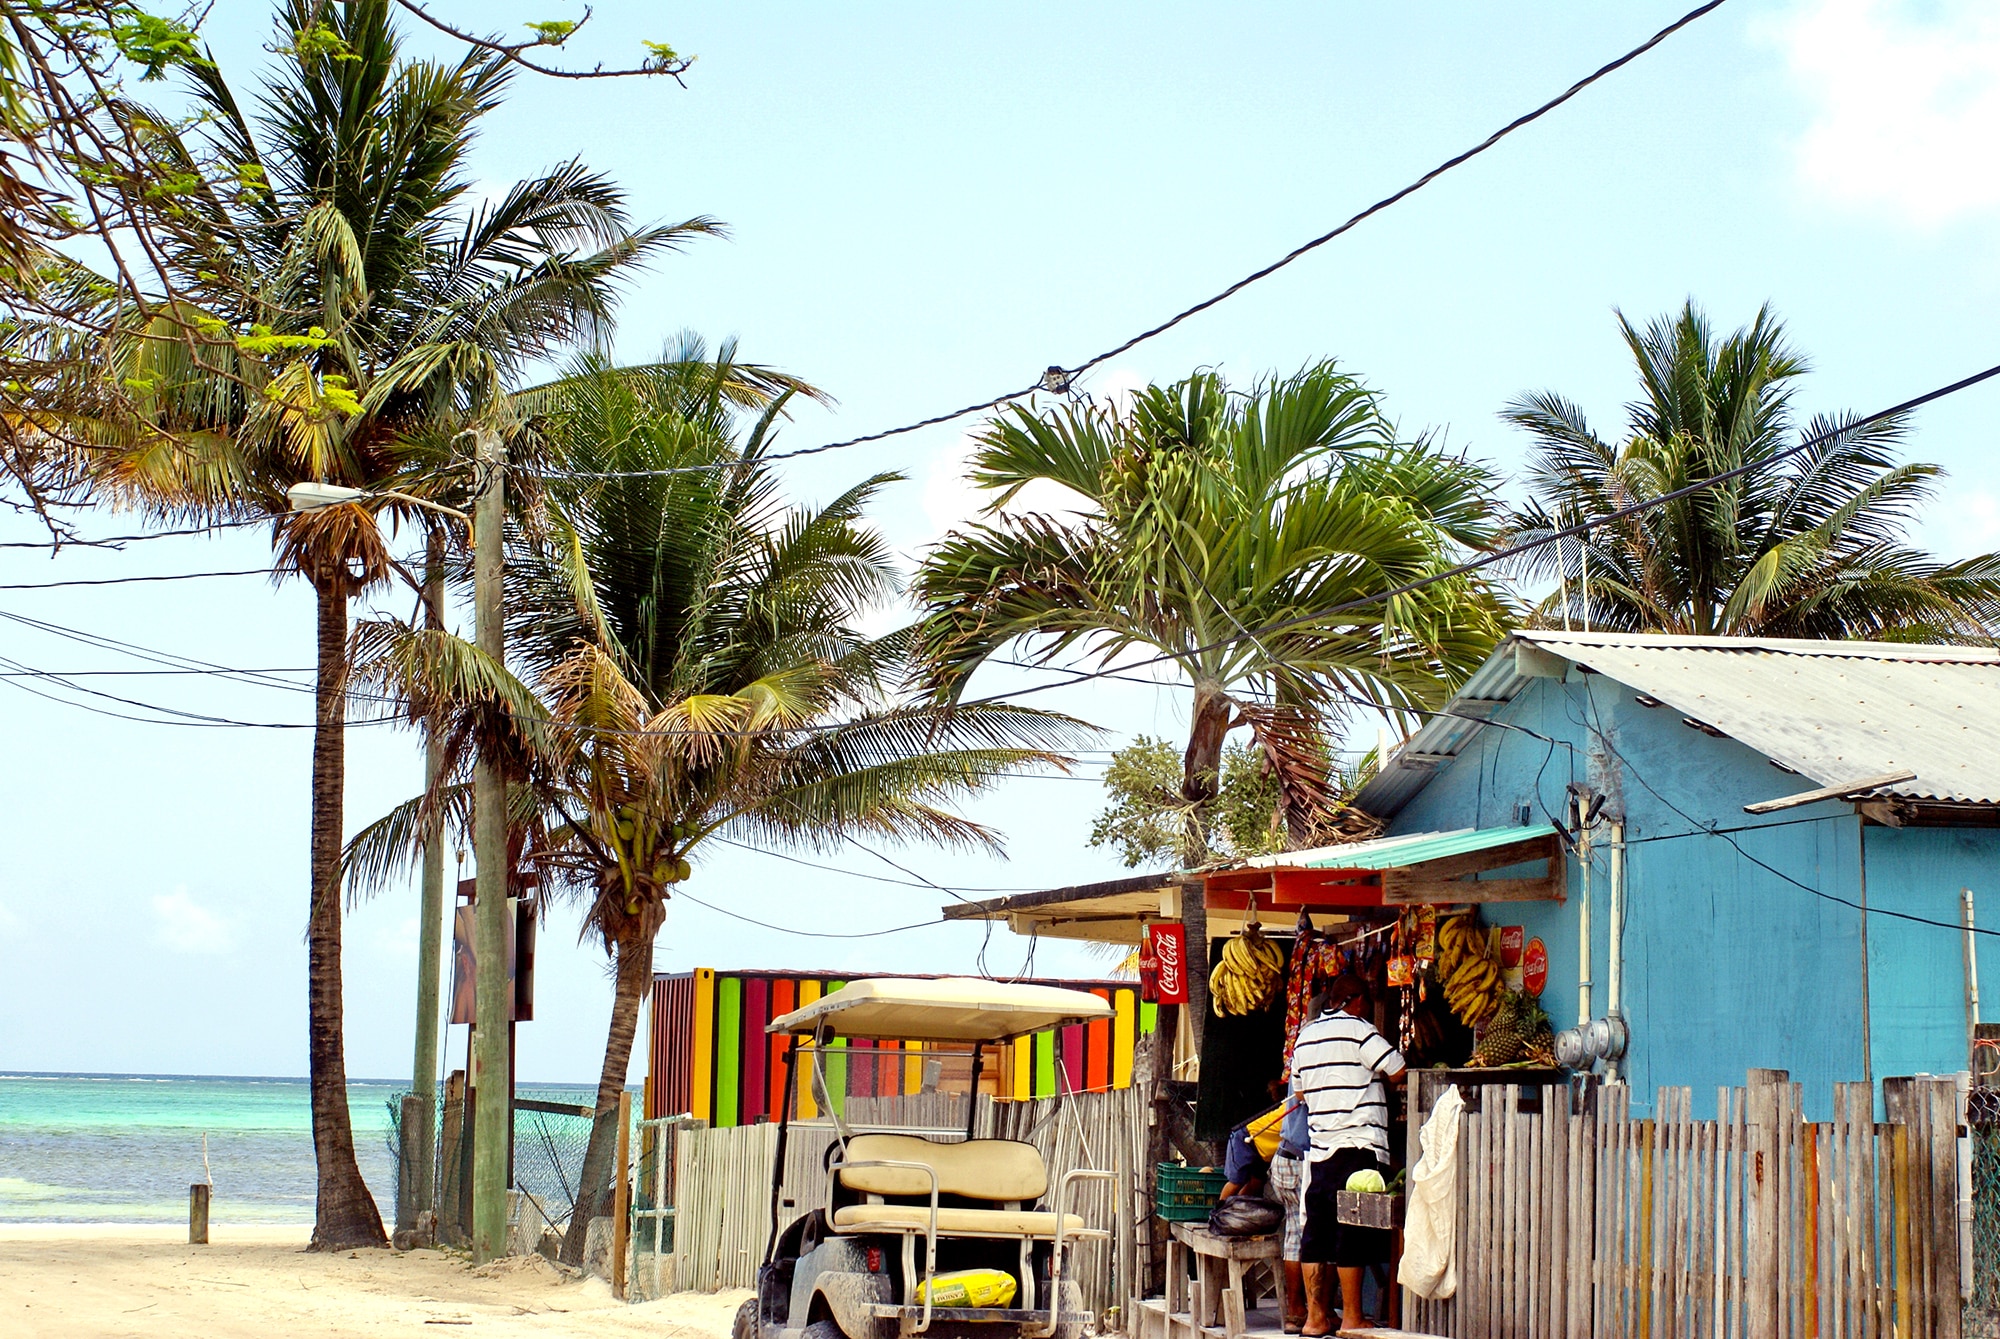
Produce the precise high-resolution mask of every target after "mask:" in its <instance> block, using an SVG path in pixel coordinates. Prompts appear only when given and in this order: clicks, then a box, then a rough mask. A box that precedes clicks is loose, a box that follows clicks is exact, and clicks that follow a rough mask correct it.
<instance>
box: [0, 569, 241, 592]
mask: <svg viewBox="0 0 2000 1339" xmlns="http://www.w3.org/2000/svg"><path fill="white" fill-rule="evenodd" d="M270 575H271V569H270V568H268V567H240V568H237V569H235V570H233V571H228V572H159V573H155V574H152V575H150V576H131V577H79V578H75V579H72V580H68V581H17V582H14V583H12V584H9V585H0V590H55V589H57V588H58V587H63V586H131V585H136V584H138V583H140V582H144V581H195V580H198V579H200V578H203V577H267V576H270Z"/></svg>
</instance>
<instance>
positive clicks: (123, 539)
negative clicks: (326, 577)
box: [0, 515, 278, 550]
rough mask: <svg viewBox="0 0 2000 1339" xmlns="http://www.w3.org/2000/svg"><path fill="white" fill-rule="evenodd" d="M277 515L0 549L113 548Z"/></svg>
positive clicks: (1, 545) (266, 520)
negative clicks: (184, 527) (177, 528)
mask: <svg viewBox="0 0 2000 1339" xmlns="http://www.w3.org/2000/svg"><path fill="white" fill-rule="evenodd" d="M277 519H278V518H277V517H276V516H275V515H273V516H248V517H245V518H243V519H242V520H238V521H210V522H209V523H208V524H206V525H196V526H189V527H187V528H186V529H184V530H148V531H146V532H145V533H143V534H137V535H105V536H103V537H102V538H99V539H54V540H39V541H35V542H28V541H24V540H9V541H7V542H5V543H0V549H58V550H60V549H79V548H80V549H112V550H117V549H120V548H122V547H123V546H125V545H127V544H136V543H139V542H141V541H143V540H148V539H176V538H179V537H181V536H183V535H212V534H214V533H215V532H216V531H218V530H234V529H237V528H238V527H241V526H246V525H268V524H270V523H271V522H273V521H275V520H277Z"/></svg>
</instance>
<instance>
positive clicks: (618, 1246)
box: [611, 1091, 632, 1301]
mask: <svg viewBox="0 0 2000 1339" xmlns="http://www.w3.org/2000/svg"><path fill="white" fill-rule="evenodd" d="M616 1175H617V1178H618V1179H617V1180H616V1181H614V1182H613V1183H612V1184H613V1185H614V1186H615V1187H616V1189H615V1191H614V1192H613V1194H612V1199H611V1295H612V1296H613V1297H616V1298H618V1299H619V1300H620V1301H623V1300H625V1282H626V1260H625V1256H626V1252H627V1250H628V1249H629V1248H630V1247H631V1244H632V1094H631V1093H630V1092H629V1091H620V1092H619V1094H618V1164H617V1173H616Z"/></svg>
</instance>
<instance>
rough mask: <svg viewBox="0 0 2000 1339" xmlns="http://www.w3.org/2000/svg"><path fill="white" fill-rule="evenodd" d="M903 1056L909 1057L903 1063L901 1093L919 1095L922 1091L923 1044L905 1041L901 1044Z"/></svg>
mask: <svg viewBox="0 0 2000 1339" xmlns="http://www.w3.org/2000/svg"><path fill="white" fill-rule="evenodd" d="M903 1054H904V1055H906V1056H908V1057H909V1058H908V1059H907V1060H905V1061H903V1091H904V1092H906V1093H920V1092H922V1091H923V1090H924V1044H923V1043H922V1042H920V1041H906V1042H904V1043H903Z"/></svg>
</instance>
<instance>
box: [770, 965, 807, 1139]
mask: <svg viewBox="0 0 2000 1339" xmlns="http://www.w3.org/2000/svg"><path fill="white" fill-rule="evenodd" d="M798 993H799V983H798V982H797V981H795V980H793V979H792V978H791V977H788V976H781V977H779V978H778V979H777V980H775V981H773V982H771V1017H772V1018H783V1017H784V1016H785V1015H786V1014H788V1013H790V1012H791V1011H792V1010H794V1009H796V1008H798V1007H799V1005H798ZM770 1041H771V1046H770V1052H771V1071H770V1072H771V1093H770V1103H769V1105H768V1106H766V1108H765V1114H766V1115H768V1116H769V1117H770V1118H771V1119H772V1120H774V1121H775V1120H782V1119H784V1115H785V1111H784V1106H785V1046H786V1043H787V1042H788V1041H789V1038H786V1037H772V1038H771V1039H770Z"/></svg>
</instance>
